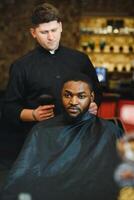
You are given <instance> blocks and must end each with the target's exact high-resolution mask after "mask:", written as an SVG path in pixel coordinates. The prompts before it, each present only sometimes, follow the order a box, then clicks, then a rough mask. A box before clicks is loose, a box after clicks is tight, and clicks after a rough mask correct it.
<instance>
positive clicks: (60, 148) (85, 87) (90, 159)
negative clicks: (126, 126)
mask: <svg viewBox="0 0 134 200" xmlns="http://www.w3.org/2000/svg"><path fill="white" fill-rule="evenodd" d="M61 91H62V92H61V100H62V104H63V115H61V116H58V117H55V118H53V119H49V120H47V121H44V122H40V123H39V124H38V125H36V126H35V127H34V128H33V129H32V130H31V133H29V135H28V138H27V139H26V142H25V144H24V146H23V148H22V150H21V153H20V155H19V157H18V159H17V160H16V162H15V164H14V166H13V168H12V170H11V171H10V173H9V176H8V178H7V181H6V183H5V186H4V187H3V190H2V193H1V200H15V199H17V197H18V195H19V194H20V193H28V194H30V195H31V197H32V199H34V200H55V199H57V200H63V199H65V200H89V199H91V200H101V199H103V200H115V199H116V195H117V193H118V187H117V185H116V183H115V182H114V179H113V173H114V170H115V168H116V166H117V165H118V164H119V162H120V160H119V158H118V155H117V153H116V136H117V135H118V134H120V130H119V129H118V128H117V127H116V126H115V125H114V124H113V123H112V122H109V121H107V120H104V119H101V118H98V117H97V116H95V115H93V114H90V113H89V112H88V108H89V104H90V103H91V102H92V101H93V100H94V92H93V87H92V83H91V81H90V80H89V78H88V77H87V76H86V75H83V74H75V75H72V77H70V78H68V79H66V81H65V82H64V83H63V86H62V89H61Z"/></svg>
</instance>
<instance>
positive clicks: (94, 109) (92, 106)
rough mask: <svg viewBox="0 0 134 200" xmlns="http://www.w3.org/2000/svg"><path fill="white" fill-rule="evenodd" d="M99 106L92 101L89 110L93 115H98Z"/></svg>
mask: <svg viewBox="0 0 134 200" xmlns="http://www.w3.org/2000/svg"><path fill="white" fill-rule="evenodd" d="M97 111H98V106H97V104H96V103H95V102H91V103H90V106H89V112H90V113H91V114H93V115H97Z"/></svg>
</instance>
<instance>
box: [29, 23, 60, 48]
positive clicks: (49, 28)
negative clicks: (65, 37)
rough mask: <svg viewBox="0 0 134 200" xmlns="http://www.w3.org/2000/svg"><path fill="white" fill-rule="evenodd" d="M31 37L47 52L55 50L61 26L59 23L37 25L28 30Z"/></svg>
mask: <svg viewBox="0 0 134 200" xmlns="http://www.w3.org/2000/svg"><path fill="white" fill-rule="evenodd" d="M30 31H31V34H32V36H33V37H34V38H35V39H36V40H37V42H38V43H39V44H40V45H41V46H42V47H44V48H45V49H47V50H55V49H57V48H58V46H59V42H60V38H61V32H62V24H61V22H57V21H56V20H55V21H51V22H48V23H42V24H39V25H38V26H37V27H35V28H31V29H30Z"/></svg>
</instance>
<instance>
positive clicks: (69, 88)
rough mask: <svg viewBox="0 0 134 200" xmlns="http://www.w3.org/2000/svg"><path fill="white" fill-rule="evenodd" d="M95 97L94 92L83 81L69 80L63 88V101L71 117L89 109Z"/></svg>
mask: <svg viewBox="0 0 134 200" xmlns="http://www.w3.org/2000/svg"><path fill="white" fill-rule="evenodd" d="M93 99H94V93H93V92H92V91H91V90H90V88H89V86H88V84H87V83H85V82H83V81H68V82H66V83H65V84H64V86H63V89H62V103H63V106H64V109H65V110H66V112H67V113H68V114H69V116H71V117H77V116H78V115H80V114H81V113H83V112H85V111H87V110H88V108H89V105H90V103H91V102H92V101H93Z"/></svg>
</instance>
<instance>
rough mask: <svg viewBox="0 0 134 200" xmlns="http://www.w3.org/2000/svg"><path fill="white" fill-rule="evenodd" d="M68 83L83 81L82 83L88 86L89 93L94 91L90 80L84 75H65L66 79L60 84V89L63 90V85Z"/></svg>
mask: <svg viewBox="0 0 134 200" xmlns="http://www.w3.org/2000/svg"><path fill="white" fill-rule="evenodd" d="M69 81H75V82H77V81H83V82H85V83H87V84H88V86H89V88H90V90H91V91H93V90H94V88H93V84H92V80H91V79H90V78H89V76H87V75H86V74H83V73H77V72H75V73H72V74H70V75H67V76H66V78H65V79H64V81H63V82H62V87H61V88H62V89H63V87H64V85H65V83H67V82H69Z"/></svg>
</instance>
